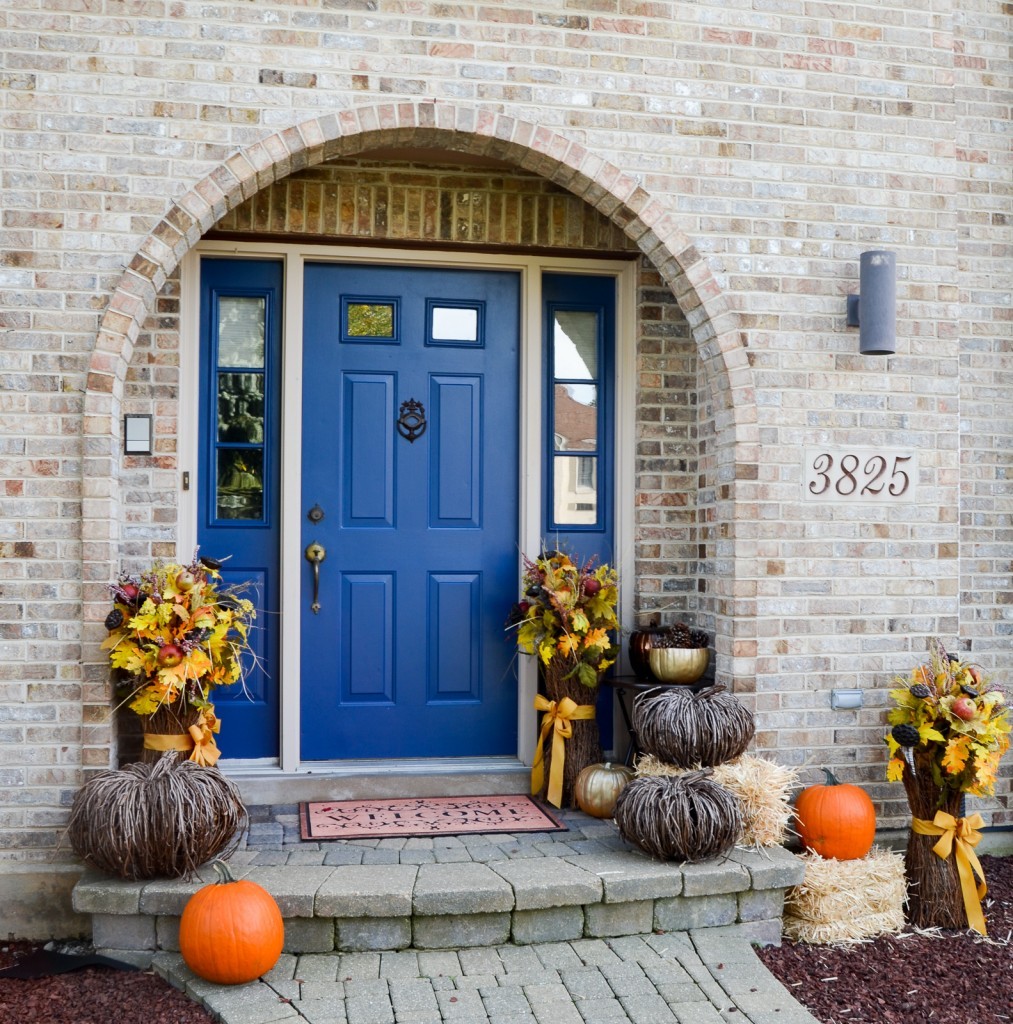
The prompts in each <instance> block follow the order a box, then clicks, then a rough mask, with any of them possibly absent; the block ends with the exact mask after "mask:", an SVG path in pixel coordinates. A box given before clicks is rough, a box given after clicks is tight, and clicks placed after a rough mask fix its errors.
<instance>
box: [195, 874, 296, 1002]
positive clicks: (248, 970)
mask: <svg viewBox="0 0 1013 1024" xmlns="http://www.w3.org/2000/svg"><path fill="white" fill-rule="evenodd" d="M215 870H216V871H217V872H218V874H219V876H220V877H219V880H218V881H217V882H212V883H211V884H210V885H205V886H204V887H203V888H202V889H198V890H197V891H196V892H195V893H194V894H193V896H191V897H190V899H189V900H188V902H187V904H186V906H185V907H184V908H183V916H182V917H181V918H180V920H179V951H180V953H181V954H182V955H183V959H184V960H185V961H186V965H187V967H189V968H190V970H191V971H193V973H194V974H196V975H198V976H199V977H201V978H204V979H205V980H207V981H214V982H216V983H218V984H219V985H242V984H244V983H245V982H247V981H253V980H255V979H256V978H259V977H260V976H261V975H262V974H265V973H266V972H267V971H269V970H270V969H271V968H272V967H274V965H275V964H276V963H277V962H278V957H279V956H281V948H282V946H283V945H284V943H285V923H284V921H283V920H282V917H281V911H280V910H279V909H278V904H277V903H275V901H274V897H273V896H272V895H271V894H270V893H269V892H268V891H267V890H266V889H264V888H263V887H261V886H259V885H257V883H256V882H250V881H247V880H246V879H240V880H237V879H236V878H235V877H234V876H233V874H232V872H231V871H229V869H228V867H227V866H226V865H225V864H222V863H221V862H220V861H215Z"/></svg>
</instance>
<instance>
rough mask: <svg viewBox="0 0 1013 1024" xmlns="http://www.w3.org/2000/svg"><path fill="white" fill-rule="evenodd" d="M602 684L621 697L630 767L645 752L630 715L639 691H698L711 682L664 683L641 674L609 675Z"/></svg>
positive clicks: (621, 710) (621, 711) (620, 703)
mask: <svg viewBox="0 0 1013 1024" xmlns="http://www.w3.org/2000/svg"><path fill="white" fill-rule="evenodd" d="M601 685H602V686H608V687H609V688H610V689H613V690H615V691H616V696H617V697H618V698H619V712H620V714H622V716H623V724H624V725H625V726H626V731H627V732H628V733H629V734H630V746H629V749H628V750H627V751H626V759H625V761H623V764H625V765H626V767H627V768H629V767H632V765H633V762H634V760H635V759H636V757H637V755H638V754H642V753H643V751H642V750H641V749H640V744H639V743H638V742H637V731H636V729H634V728H633V721H632V718H631V717H630V711H631V709H632V706H633V705H632V702H633V698H634V697H636V695H637V694H638V693H646V692H647V691H648V690H671V689H688V690H691V691H693V692H694V693H696V691H697V690H700V689H702V688H703V687H705V686H710V685H711V683H710V682H708V681H706V680H703V679H701V680H700V681H699V682H697V683H693V684H692V685H687V684H685V683H663V682H659V681H658V680H656V679H641V678H640V677H639V676H607V677H606V678H604V679H603V680H602V681H601ZM627 691H628V692H629V695H630V697H629V700H630V704H629V706H627V703H626V700H627Z"/></svg>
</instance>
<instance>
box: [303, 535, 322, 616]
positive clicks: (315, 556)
mask: <svg viewBox="0 0 1013 1024" xmlns="http://www.w3.org/2000/svg"><path fill="white" fill-rule="evenodd" d="M326 557H327V549H326V548H325V547H324V546H323V544H318V543H317V542H316V541H313V543H312V544H310V545H308V546H307V548H306V561H308V562H309V563H310V565H312V566H313V604H311V605H310V611H312V612H313V614H314V615H316V614H317V612H319V611H320V563H321V562H322V561H323V560H324V559H325V558H326Z"/></svg>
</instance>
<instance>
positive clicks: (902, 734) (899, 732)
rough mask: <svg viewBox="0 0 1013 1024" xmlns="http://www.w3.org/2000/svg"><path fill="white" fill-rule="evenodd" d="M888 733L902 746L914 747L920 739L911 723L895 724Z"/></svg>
mask: <svg viewBox="0 0 1013 1024" xmlns="http://www.w3.org/2000/svg"><path fill="white" fill-rule="evenodd" d="M890 735H891V736H892V737H893V738H894V739H895V740H896V741H897V742H898V743H899V744H900V745H901V746H902V747H915V746H917V745H918V743H919V742H920V741H921V736H920V735H919V734H918V730H917V729H916V728H915V727H914V726H913V725H905V724H902V725H895V726H894V727H893V728H892V729H891V730H890Z"/></svg>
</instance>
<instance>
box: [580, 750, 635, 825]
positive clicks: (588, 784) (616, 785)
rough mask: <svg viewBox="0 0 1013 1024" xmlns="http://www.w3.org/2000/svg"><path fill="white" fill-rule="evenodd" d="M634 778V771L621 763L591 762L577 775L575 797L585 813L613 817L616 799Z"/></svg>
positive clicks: (599, 816) (596, 816)
mask: <svg viewBox="0 0 1013 1024" xmlns="http://www.w3.org/2000/svg"><path fill="white" fill-rule="evenodd" d="M632 778H633V771H632V770H631V769H630V768H627V767H625V766H624V765H621V764H612V762H611V761H610V762H608V763H607V764H589V765H588V766H587V767H586V768H582V769H581V772H580V774H579V775H578V776H577V781H576V782H575V783H574V785H573V799H574V800H575V801H576V803H577V806H578V807H579V808H580V809H581V810H582V811H583V812H584V813H585V814H590V815H592V816H593V817H595V818H611V817H612V812H613V811H614V810H615V807H616V799H617V798H618V797H619V794H620V793H621V792H622V789H623V786H625V785H626V783H627V782H629V781H630V779H632Z"/></svg>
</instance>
